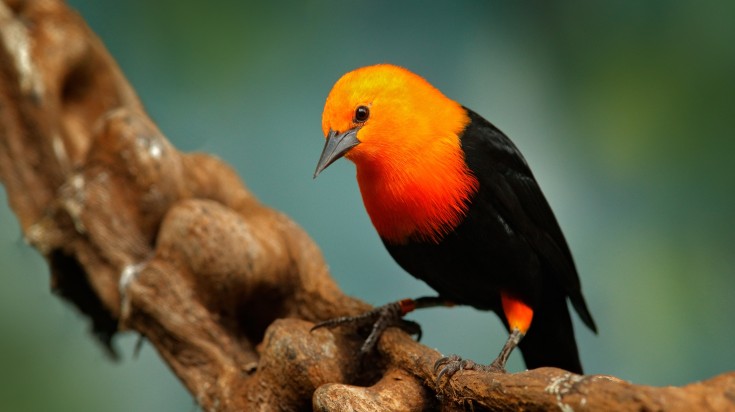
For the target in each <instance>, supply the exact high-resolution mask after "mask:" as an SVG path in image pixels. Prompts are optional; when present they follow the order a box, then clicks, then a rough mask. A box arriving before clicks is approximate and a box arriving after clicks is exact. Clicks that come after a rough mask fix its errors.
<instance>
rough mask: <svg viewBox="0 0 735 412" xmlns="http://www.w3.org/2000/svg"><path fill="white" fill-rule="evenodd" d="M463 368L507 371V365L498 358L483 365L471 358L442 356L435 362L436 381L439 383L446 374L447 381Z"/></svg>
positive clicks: (483, 370) (491, 371)
mask: <svg viewBox="0 0 735 412" xmlns="http://www.w3.org/2000/svg"><path fill="white" fill-rule="evenodd" d="M461 370H473V371H479V372H490V373H505V367H504V366H503V365H501V364H500V362H499V361H498V360H497V359H496V360H495V361H494V362H493V363H491V364H489V365H481V364H479V363H477V362H475V361H472V360H469V359H462V358H460V357H459V356H457V355H450V356H445V357H443V358H440V359H439V360H437V361H436V362H435V363H434V374H435V375H436V382H437V384H439V382H440V381H441V379H442V378H443V377H445V376H446V378H447V382H448V381H449V380H450V379H452V376H454V374H455V373H457V372H459V371H461Z"/></svg>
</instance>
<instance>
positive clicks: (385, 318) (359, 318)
mask: <svg viewBox="0 0 735 412" xmlns="http://www.w3.org/2000/svg"><path fill="white" fill-rule="evenodd" d="M337 326H353V327H355V328H356V329H358V330H366V329H368V328H370V334H369V335H368V337H367V338H366V339H365V341H364V342H363V343H362V346H361V347H360V353H361V354H362V355H366V354H368V353H370V352H371V351H372V350H373V348H374V347H375V345H376V344H377V343H378V339H380V335H382V334H383V332H384V331H385V330H386V329H387V328H389V327H397V328H400V329H402V330H403V331H405V332H406V333H408V334H410V335H417V340H421V326H420V325H419V324H418V323H416V322H414V321H410V320H406V319H403V311H402V308H401V304H400V302H393V303H389V304H387V305H383V306H379V307H377V308H375V309H373V310H370V311H368V312H365V313H362V314H359V315H356V316H342V317H339V318H334V319H328V320H325V321H323V322H319V323H317V324H316V325H314V326H313V327H312V328H311V330H312V331H313V330H315V329H320V328H333V327H337Z"/></svg>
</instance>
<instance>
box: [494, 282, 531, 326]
mask: <svg viewBox="0 0 735 412" xmlns="http://www.w3.org/2000/svg"><path fill="white" fill-rule="evenodd" d="M500 299H501V301H502V303H503V312H505V319H507V320H508V325H510V330H513V329H518V330H519V331H520V332H521V333H523V334H524V335H525V334H526V331H528V328H530V327H531V320H532V319H533V309H531V307H530V306H528V305H526V304H525V303H523V302H521V301H520V300H519V299H517V298H515V297H513V296H510V295H508V294H507V293H505V292H502V293H501V294H500Z"/></svg>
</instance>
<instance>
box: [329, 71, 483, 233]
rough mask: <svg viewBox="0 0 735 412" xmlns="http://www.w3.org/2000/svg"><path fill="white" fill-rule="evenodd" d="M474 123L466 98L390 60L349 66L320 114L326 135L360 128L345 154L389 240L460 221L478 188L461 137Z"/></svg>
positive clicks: (442, 230)
mask: <svg viewBox="0 0 735 412" xmlns="http://www.w3.org/2000/svg"><path fill="white" fill-rule="evenodd" d="M360 107H363V108H367V109H368V111H369V116H368V117H367V119H366V120H364V121H361V120H362V117H361V115H359V116H358V115H356V110H357V109H358V108H360ZM362 114H364V110H363V112H362ZM468 123H469V117H468V115H467V112H466V110H465V109H464V108H463V107H462V106H461V105H460V104H458V103H456V102H455V101H453V100H451V99H449V98H447V97H446V96H444V95H443V94H442V93H441V92H440V91H439V90H437V89H436V88H434V87H433V86H432V85H430V84H429V83H428V82H427V81H426V80H424V79H423V78H422V77H420V76H418V75H416V74H414V73H411V72H409V71H408V70H405V69H403V68H400V67H397V66H392V65H386V64H382V65H375V66H368V67H363V68H361V69H357V70H355V71H352V72H349V73H347V74H345V75H344V76H343V77H342V78H341V79H340V80H338V81H337V83H336V84H335V85H334V87H333V89H332V91H331V92H330V93H329V96H328V97H327V102H326V104H325V108H324V114H323V117H322V128H323V130H324V134H325V135H328V134H329V132H330V131H336V132H339V133H344V132H346V131H348V130H351V129H356V130H357V134H356V137H357V140H358V141H359V143H358V144H357V145H355V146H354V147H352V148H350V149H349V151H347V152H346V154H345V155H344V156H345V157H347V158H348V159H350V160H351V161H353V162H354V163H355V165H356V167H357V180H358V183H359V185H360V192H361V194H362V198H363V202H364V203H365V208H366V209H367V212H368V214H369V215H370V219H371V220H372V223H373V225H374V226H375V229H376V230H377V231H378V234H379V235H380V236H381V237H382V238H383V239H384V240H386V241H388V242H391V243H404V242H407V241H409V240H422V241H433V242H438V241H439V240H440V239H441V238H442V237H443V236H444V235H445V234H446V233H448V232H450V231H452V229H454V228H455V227H456V226H457V225H458V224H459V223H460V222H461V221H462V218H463V217H464V215H465V213H466V211H467V207H468V202H469V200H470V198H471V196H472V195H473V194H474V193H475V192H476V191H477V188H478V182H477V179H476V178H475V176H473V174H472V173H471V171H470V170H469V169H468V167H467V164H466V163H465V159H464V153H463V151H462V147H461V143H460V135H461V133H462V131H463V130H464V128H465V127H466V126H467V124H468Z"/></svg>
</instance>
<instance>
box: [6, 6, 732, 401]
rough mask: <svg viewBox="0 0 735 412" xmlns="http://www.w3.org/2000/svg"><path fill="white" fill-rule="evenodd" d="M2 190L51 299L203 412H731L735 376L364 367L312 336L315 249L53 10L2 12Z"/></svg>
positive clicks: (395, 349) (380, 363)
mask: <svg viewBox="0 0 735 412" xmlns="http://www.w3.org/2000/svg"><path fill="white" fill-rule="evenodd" d="M0 125H2V127H0V178H1V179H2V182H3V184H4V185H5V187H6V189H7V192H8V196H9V201H10V205H11V207H12V209H13V210H14V212H15V214H16V215H17V217H18V220H19V221H20V224H21V227H22V230H23V233H24V234H25V236H26V238H27V240H28V241H29V242H30V243H31V244H32V245H33V246H34V247H35V248H36V249H38V250H39V251H40V252H41V253H42V254H43V255H44V256H45V257H46V259H47V261H48V263H49V267H50V269H51V278H52V288H53V290H54V291H55V292H57V293H58V294H59V295H60V296H61V297H62V298H63V299H65V300H67V301H68V302H70V303H72V304H73V305H75V306H76V307H77V308H78V309H79V310H80V311H81V312H82V313H84V314H85V315H86V316H88V317H89V319H90V320H91V321H92V326H93V331H94V333H95V336H96V337H97V338H98V339H99V340H100V342H101V343H102V344H103V345H104V347H106V348H107V350H108V351H109V353H110V354H112V355H114V353H115V351H114V347H113V346H112V338H113V336H114V334H115V333H117V332H118V331H119V330H132V331H136V332H138V333H141V334H142V335H143V336H145V337H146V339H147V340H148V341H150V343H151V344H152V345H153V346H154V347H155V348H156V350H157V351H158V352H159V354H160V355H161V356H162V357H163V359H164V360H165V361H166V362H167V363H168V365H169V366H170V367H171V369H172V371H173V372H174V373H175V374H176V375H177V376H178V377H179V379H181V381H182V382H183V383H184V385H185V386H186V387H187V388H188V390H189V391H190V392H191V393H192V395H193V396H194V397H195V398H196V401H197V402H198V403H199V404H200V405H201V406H202V408H204V409H205V410H217V411H236V410H249V409H251V408H259V409H260V410H271V409H272V410H276V409H278V410H293V409H309V408H312V407H313V408H315V409H319V410H325V411H332V410H335V411H336V410H346V409H350V408H352V409H357V410H379V409H384V408H392V409H397V410H422V409H430V408H442V409H446V410H454V409H462V408H465V407H471V408H474V409H475V410H482V409H525V410H548V409H555V408H560V409H564V410H566V409H568V408H577V407H581V408H589V409H605V410H608V409H609V410H642V409H650V410H690V409H698V410H724V409H729V408H735V373H728V374H724V375H721V376H718V377H715V378H713V379H710V380H708V381H706V382H702V383H695V384H691V385H688V386H685V387H682V388H675V387H666V388H654V387H647V386H636V385H632V384H630V383H627V382H624V381H621V380H619V379H616V378H613V377H610V376H601V375H597V376H580V375H574V374H570V373H567V372H565V371H562V370H558V369H551V368H543V369H538V370H532V371H527V372H523V373H516V374H503V375H498V374H480V373H475V372H472V371H464V372H461V373H458V374H457V375H455V376H454V377H453V378H452V380H451V381H450V382H449V383H447V384H446V385H444V386H441V387H438V386H437V385H436V383H435V381H434V377H433V376H434V375H433V372H432V370H431V366H432V365H433V363H434V361H435V360H436V359H437V358H438V357H439V354H438V353H437V352H436V351H433V350H431V349H429V348H427V347H425V346H422V345H420V344H418V343H416V342H414V341H413V340H412V339H411V338H410V337H408V336H407V335H405V334H404V333H402V332H400V331H397V330H389V331H388V332H387V333H386V334H385V335H384V336H383V338H382V339H381V340H380V343H379V345H378V350H377V352H376V353H375V354H373V355H372V357H371V358H370V359H366V360H363V362H360V361H359V360H358V359H357V358H356V353H357V349H358V347H359V345H360V340H359V338H357V337H354V336H353V335H354V334H351V333H349V331H344V333H343V331H341V330H336V331H329V330H318V331H315V332H313V333H311V332H310V331H309V330H310V327H311V326H312V325H313V322H314V321H317V320H323V319H327V318H331V317H335V316H341V315H350V314H356V313H359V312H361V311H364V310H366V309H367V308H368V306H367V305H366V304H365V303H363V302H360V301H358V300H356V299H353V298H350V297H347V296H345V295H344V294H343V293H342V292H341V291H340V290H339V288H338V287H337V286H336V285H335V283H334V281H333V280H332V279H331V277H330V276H329V273H328V270H327V267H326V265H325V263H324V261H323V258H322V256H321V253H320V252H319V249H318V248H317V246H316V245H315V244H314V243H313V242H312V240H311V239H310V238H309V237H308V236H307V235H306V234H305V233H304V231H303V230H302V229H301V228H299V227H298V226H297V225H296V224H295V223H293V222H292V221H291V220H290V219H289V218H288V217H286V216H284V215H283V214H281V213H279V212H277V211H274V210H272V209H270V208H268V207H266V206H264V205H262V204H261V203H259V202H258V200H257V199H256V198H255V197H254V196H253V195H252V194H251V193H250V192H249V191H248V190H247V188H245V186H244V185H243V184H242V182H241V181H240V180H239V179H238V177H237V176H236V175H235V173H234V172H233V171H232V169H230V168H229V167H228V166H227V165H225V164H224V163H222V162H221V161H219V160H218V159H216V158H213V157H211V156H208V155H205V154H197V153H194V154H185V153H181V152H179V151H177V150H176V149H175V148H174V147H173V146H171V144H170V143H169V142H168V141H167V140H166V138H165V137H164V136H163V135H162V134H161V132H160V131H159V130H158V129H157V128H156V126H155V125H154V124H153V123H152V122H151V120H150V119H149V118H148V117H147V115H146V114H145V112H144V110H143V108H142V106H141V104H140V102H139V100H138V98H137V96H136V95H135V93H134V91H133V90H132V89H131V87H130V85H129V84H128V82H127V81H126V80H125V78H124V77H123V75H122V73H121V72H120V70H119V68H118V67H117V65H116V64H115V62H114V61H113V59H112V58H111V57H110V55H109V54H108V53H107V51H106V50H105V48H104V46H103V45H102V44H101V42H100V41H99V40H98V39H97V37H96V36H95V35H94V34H93V33H92V32H91V31H90V30H89V28H88V27H87V26H86V25H85V24H84V22H83V21H82V19H81V18H80V17H79V16H78V15H77V14H76V13H74V12H72V11H70V10H69V9H68V8H67V6H66V5H65V4H63V2H61V1H58V0H42V1H41V0H38V1H20V0H15V1H6V2H5V3H0Z"/></svg>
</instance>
